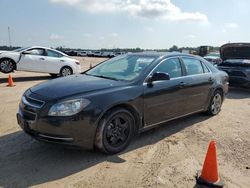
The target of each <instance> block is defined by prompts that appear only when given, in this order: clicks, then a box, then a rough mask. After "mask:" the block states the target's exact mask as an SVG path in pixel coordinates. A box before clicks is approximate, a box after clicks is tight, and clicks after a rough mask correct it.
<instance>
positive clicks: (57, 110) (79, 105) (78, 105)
mask: <svg viewBox="0 0 250 188" xmlns="http://www.w3.org/2000/svg"><path fill="white" fill-rule="evenodd" d="M89 103H90V101H89V100H87V99H74V100H68V101H63V102H60V103H57V104H54V105H53V106H52V107H51V108H50V110H49V113H48V115H49V116H72V115H74V114H77V113H78V112H80V111H81V110H82V109H83V108H85V107H86V106H88V105H89Z"/></svg>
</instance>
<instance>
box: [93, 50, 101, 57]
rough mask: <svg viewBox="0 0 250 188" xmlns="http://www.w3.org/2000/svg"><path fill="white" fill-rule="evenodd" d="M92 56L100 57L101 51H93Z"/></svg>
mask: <svg viewBox="0 0 250 188" xmlns="http://www.w3.org/2000/svg"><path fill="white" fill-rule="evenodd" d="M93 57H102V52H101V51H94V52H93Z"/></svg>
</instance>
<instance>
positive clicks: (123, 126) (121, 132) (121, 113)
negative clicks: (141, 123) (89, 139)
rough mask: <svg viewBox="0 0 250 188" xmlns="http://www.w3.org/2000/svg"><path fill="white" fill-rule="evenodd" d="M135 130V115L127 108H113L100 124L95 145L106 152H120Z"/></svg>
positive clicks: (127, 143)
mask: <svg viewBox="0 0 250 188" xmlns="http://www.w3.org/2000/svg"><path fill="white" fill-rule="evenodd" d="M134 130H135V118H134V116H133V115H132V114H131V113H130V112H129V111H128V110H126V109H123V108H116V109H113V110H111V111H109V112H107V114H106V115H105V116H104V118H102V120H101V121H100V123H99V125H98V128H97V131H96V137H95V146H96V147H97V148H98V149H100V150H101V151H102V152H104V153H108V154H114V153H119V152H121V151H122V150H124V149H125V148H126V147H127V146H128V145H129V143H130V141H131V139H132V137H133V135H134V132H135V131H134Z"/></svg>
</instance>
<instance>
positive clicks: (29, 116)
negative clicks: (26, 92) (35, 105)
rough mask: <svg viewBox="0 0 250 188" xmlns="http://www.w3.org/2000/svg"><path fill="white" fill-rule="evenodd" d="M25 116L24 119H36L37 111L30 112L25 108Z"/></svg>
mask: <svg viewBox="0 0 250 188" xmlns="http://www.w3.org/2000/svg"><path fill="white" fill-rule="evenodd" d="M23 117H24V119H26V120H31V121H35V119H36V113H32V112H29V111H27V110H25V109H24V110H23Z"/></svg>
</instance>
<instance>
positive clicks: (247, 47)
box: [218, 43, 250, 87]
mask: <svg viewBox="0 0 250 188" xmlns="http://www.w3.org/2000/svg"><path fill="white" fill-rule="evenodd" d="M220 55H221V58H222V63H220V64H219V65H218V68H219V69H220V70H223V71H225V72H227V73H228V75H229V82H230V84H231V85H236V86H244V87H250V43H228V44H225V45H223V46H221V48H220Z"/></svg>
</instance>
